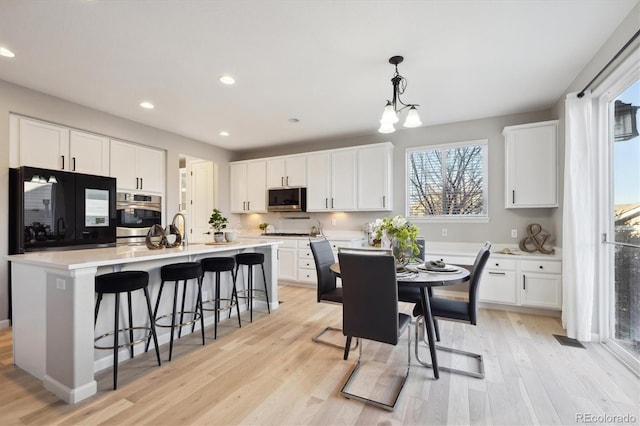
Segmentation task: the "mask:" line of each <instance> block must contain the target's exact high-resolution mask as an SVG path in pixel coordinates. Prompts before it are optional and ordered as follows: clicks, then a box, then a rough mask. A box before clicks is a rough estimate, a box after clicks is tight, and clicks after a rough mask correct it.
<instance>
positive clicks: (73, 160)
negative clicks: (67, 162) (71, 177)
mask: <svg viewBox="0 0 640 426" xmlns="http://www.w3.org/2000/svg"><path fill="white" fill-rule="evenodd" d="M71 161H72V162H73V163H72V164H73V169H72V170H73V171H74V172H75V171H76V157H71Z"/></svg>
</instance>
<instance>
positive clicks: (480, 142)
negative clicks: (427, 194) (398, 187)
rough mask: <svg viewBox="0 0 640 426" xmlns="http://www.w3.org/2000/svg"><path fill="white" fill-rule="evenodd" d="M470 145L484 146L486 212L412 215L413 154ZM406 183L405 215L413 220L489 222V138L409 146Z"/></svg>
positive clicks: (406, 155) (406, 161)
mask: <svg viewBox="0 0 640 426" xmlns="http://www.w3.org/2000/svg"><path fill="white" fill-rule="evenodd" d="M468 146H481V147H482V153H483V156H482V180H483V185H482V198H483V205H484V212H485V213H484V214H482V215H438V216H435V215H434V216H412V215H411V214H410V207H409V201H410V197H409V191H410V187H411V184H410V181H409V179H410V177H409V173H410V170H411V155H412V154H413V153H414V152H418V151H436V150H449V149H456V148H464V147H468ZM404 184H405V201H404V210H405V217H406V218H407V219H409V220H410V221H411V222H424V223H444V222H447V223H451V222H464V223H488V222H489V139H473V140H466V141H458V142H447V143H440V144H435V145H423V146H418V147H412V148H407V149H406V150H405V171H404Z"/></svg>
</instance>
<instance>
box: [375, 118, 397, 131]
mask: <svg viewBox="0 0 640 426" xmlns="http://www.w3.org/2000/svg"><path fill="white" fill-rule="evenodd" d="M395 131H396V128H395V127H393V124H391V123H383V122H382V120H380V128H379V129H378V132H380V133H393V132H395Z"/></svg>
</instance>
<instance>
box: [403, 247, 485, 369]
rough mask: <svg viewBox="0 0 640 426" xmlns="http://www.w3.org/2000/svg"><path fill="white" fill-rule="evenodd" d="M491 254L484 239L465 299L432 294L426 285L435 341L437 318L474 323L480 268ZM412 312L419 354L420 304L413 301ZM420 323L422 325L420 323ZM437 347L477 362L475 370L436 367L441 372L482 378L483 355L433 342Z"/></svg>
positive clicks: (480, 274)
mask: <svg viewBox="0 0 640 426" xmlns="http://www.w3.org/2000/svg"><path fill="white" fill-rule="evenodd" d="M490 255H491V243H490V242H488V241H487V242H486V243H485V244H484V246H483V247H482V248H481V249H480V251H478V254H477V256H476V260H475V262H474V263H473V268H472V269H471V275H470V276H469V281H468V282H469V298H468V300H467V301H463V300H452V299H446V298H443V297H433V296H432V293H431V289H430V288H429V289H428V290H429V300H430V306H431V315H432V316H433V323H434V326H435V332H436V340H437V341H440V330H439V327H438V320H439V319H442V320H449V321H457V322H463V323H469V324H471V325H477V321H478V288H479V286H480V278H481V277H482V271H483V270H484V267H485V265H486V264H487V260H488V259H489V256H490ZM413 315H414V316H415V317H417V318H416V347H415V350H416V356H418V341H419V337H418V332H419V330H420V329H421V328H422V330H423V333H422V335H423V339H424V335H425V333H424V323H425V321H424V316H423V314H422V303H416V305H415V306H414V308H413ZM420 325H422V327H421V326H420ZM436 349H438V350H441V351H445V352H449V353H454V354H458V355H465V356H468V357H471V358H473V359H476V360H477V361H478V371H477V372H475V371H467V370H459V369H455V368H451V367H446V366H440V367H439V368H440V369H441V370H444V371H449V372H452V373H459V374H464V375H467V376H471V377H476V378H479V379H482V378H484V363H483V361H482V355H480V354H476V353H473V352H467V351H463V350H460V349H454V348H449V347H445V346H441V345H436Z"/></svg>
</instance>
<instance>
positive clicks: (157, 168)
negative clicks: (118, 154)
mask: <svg viewBox="0 0 640 426" xmlns="http://www.w3.org/2000/svg"><path fill="white" fill-rule="evenodd" d="M136 166H137V167H136V173H137V177H138V178H139V179H140V183H139V187H140V189H141V190H143V191H144V192H157V193H163V192H164V169H165V167H166V164H165V161H164V152H163V151H160V150H158V149H151V148H144V147H141V146H138V147H136Z"/></svg>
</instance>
